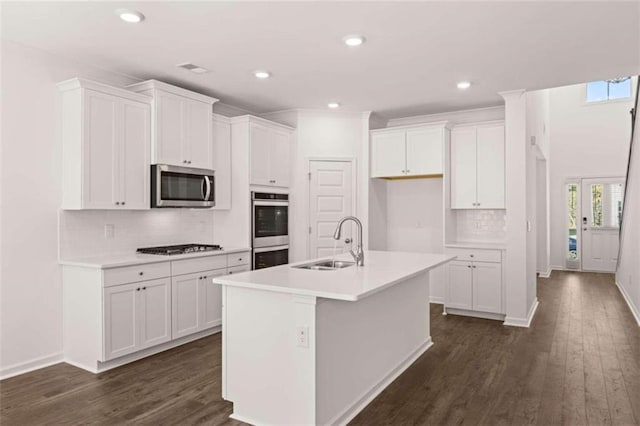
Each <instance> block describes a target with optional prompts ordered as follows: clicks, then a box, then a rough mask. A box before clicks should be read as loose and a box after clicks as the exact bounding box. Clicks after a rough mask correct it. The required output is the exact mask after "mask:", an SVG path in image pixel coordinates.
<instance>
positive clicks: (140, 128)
mask: <svg viewBox="0 0 640 426" xmlns="http://www.w3.org/2000/svg"><path fill="white" fill-rule="evenodd" d="M121 105H122V106H121V108H122V110H121V120H122V122H121V125H120V127H121V132H122V133H121V134H122V138H121V141H120V203H122V204H121V205H123V204H124V208H125V209H129V210H134V209H137V210H146V209H149V173H150V171H149V157H150V149H151V148H150V144H151V134H150V130H151V128H150V120H151V107H150V106H149V105H147V104H144V103H141V102H133V101H129V100H122V102H121Z"/></svg>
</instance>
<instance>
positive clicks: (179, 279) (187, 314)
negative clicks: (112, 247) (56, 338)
mask: <svg viewBox="0 0 640 426" xmlns="http://www.w3.org/2000/svg"><path fill="white" fill-rule="evenodd" d="M249 259H250V256H249V252H248V251H239V252H236V253H229V254H218V255H211V256H200V257H194V258H188V259H180V260H175V261H161V262H154V263H143V264H137V265H131V266H121V267H108V266H106V267H105V266H104V265H91V264H81V263H76V264H73V262H69V263H67V264H64V266H63V329H64V354H65V361H66V362H68V363H70V364H72V365H75V366H77V367H80V368H84V369H85V370H89V371H91V372H94V373H98V372H100V371H105V370H108V369H110V368H113V367H116V366H118V365H122V364H125V363H127V362H131V361H134V360H136V359H140V358H142V357H145V356H148V355H151V354H154V353H157V352H160V351H162V350H166V349H169V348H170V347H173V346H178V345H180V344H183V343H186V342H188V341H191V340H194V339H197V338H200V337H204V336H206V335H208V334H211V333H213V332H217V331H220V329H221V324H222V295H221V290H220V286H217V285H214V284H213V283H212V279H213V278H214V277H218V276H222V275H227V274H229V273H237V272H241V271H248V270H249V269H250V267H249ZM63 263H65V262H63Z"/></svg>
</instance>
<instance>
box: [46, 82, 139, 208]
mask: <svg viewBox="0 0 640 426" xmlns="http://www.w3.org/2000/svg"><path fill="white" fill-rule="evenodd" d="M58 89H59V90H60V100H61V107H62V108H61V119H62V123H61V138H62V158H63V168H62V170H63V172H62V174H63V175H62V182H63V184H62V185H63V190H62V192H63V196H62V208H63V209H68V210H80V209H101V210H109V209H117V210H123V209H126V210H146V209H148V208H149V173H150V171H149V149H150V141H151V124H150V123H151V107H150V102H151V99H150V98H149V97H147V96H144V95H140V94H137V93H132V92H130V91H128V90H123V89H119V88H115V87H111V86H107V85H104V84H101V83H96V82H93V81H89V80H83V79H79V78H74V79H71V80H68V81H64V82H62V83H59V84H58Z"/></svg>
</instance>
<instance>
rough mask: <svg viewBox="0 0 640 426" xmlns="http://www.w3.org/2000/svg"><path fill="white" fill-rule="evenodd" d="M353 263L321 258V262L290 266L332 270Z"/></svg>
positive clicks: (313, 269) (346, 266) (352, 263)
mask: <svg viewBox="0 0 640 426" xmlns="http://www.w3.org/2000/svg"><path fill="white" fill-rule="evenodd" d="M353 265H355V262H345V261H342V260H323V261H321V262H313V263H305V264H304V265H298V266H292V268H298V269H309V270H312V271H334V270H336V269H342V268H348V267H349V266H353Z"/></svg>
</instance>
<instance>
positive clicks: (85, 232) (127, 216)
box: [58, 209, 213, 259]
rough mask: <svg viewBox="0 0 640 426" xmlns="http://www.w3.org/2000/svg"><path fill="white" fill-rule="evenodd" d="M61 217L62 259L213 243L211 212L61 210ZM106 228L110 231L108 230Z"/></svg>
mask: <svg viewBox="0 0 640 426" xmlns="http://www.w3.org/2000/svg"><path fill="white" fill-rule="evenodd" d="M58 217H59V231H58V232H59V242H60V258H61V259H74V258H86V257H95V256H109V255H120V254H127V253H129V254H130V253H133V252H135V249H137V248H139V247H149V246H157V245H168V244H182V243H205V244H212V243H213V212H212V211H210V210H191V209H154V210H146V211H112V210H106V211H105V210H95V211H93V210H84V211H73V210H60V211H59V213H58ZM107 225H108V226H109V227H110V229H107V230H105V227H106V226H107ZM111 230H112V231H113V232H111ZM108 234H110V235H108Z"/></svg>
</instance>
